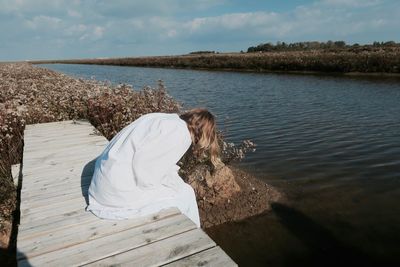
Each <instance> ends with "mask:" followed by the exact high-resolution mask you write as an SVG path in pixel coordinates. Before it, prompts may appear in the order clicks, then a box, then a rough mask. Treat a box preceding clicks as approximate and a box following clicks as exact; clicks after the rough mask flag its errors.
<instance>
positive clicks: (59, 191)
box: [24, 176, 92, 207]
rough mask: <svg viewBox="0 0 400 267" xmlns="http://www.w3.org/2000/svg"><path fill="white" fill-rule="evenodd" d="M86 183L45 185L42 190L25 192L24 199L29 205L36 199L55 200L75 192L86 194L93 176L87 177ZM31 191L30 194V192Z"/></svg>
mask: <svg viewBox="0 0 400 267" xmlns="http://www.w3.org/2000/svg"><path fill="white" fill-rule="evenodd" d="M87 178H88V179H86V180H85V183H80V185H79V186H77V185H74V186H70V185H69V184H68V183H67V184H60V185H57V186H53V187H43V188H41V189H40V190H36V191H34V192H29V191H28V192H27V193H26V194H24V195H25V196H24V199H25V200H26V201H28V202H29V203H26V204H27V206H28V207H29V206H30V205H31V204H32V203H34V202H36V201H40V200H42V199H49V201H54V200H56V199H59V198H61V197H63V196H68V195H74V194H80V193H82V194H85V193H87V191H88V189H89V185H90V181H91V178H92V177H91V176H89V177H87ZM28 193H30V194H28Z"/></svg>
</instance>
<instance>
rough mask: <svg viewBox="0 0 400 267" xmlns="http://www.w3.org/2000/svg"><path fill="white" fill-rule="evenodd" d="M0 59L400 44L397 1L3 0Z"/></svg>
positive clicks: (129, 55)
mask: <svg viewBox="0 0 400 267" xmlns="http://www.w3.org/2000/svg"><path fill="white" fill-rule="evenodd" d="M0 36H1V38H0V61H11V60H37V59H68V58H104V57H134V56H153V55H179V54H186V53H189V52H193V51H200V50H211V51H218V52H239V51H241V50H243V51H246V50H247V48H248V47H250V46H256V45H258V44H260V43H267V42H272V43H276V42H277V41H284V42H289V43H290V42H300V41H328V40H333V41H337V40H343V41H346V42H347V43H350V44H352V43H360V44H364V43H372V42H373V41H389V40H393V41H396V42H399V41H400V1H399V0H293V1H278V0H243V1H240V0H145V1H139V0H0Z"/></svg>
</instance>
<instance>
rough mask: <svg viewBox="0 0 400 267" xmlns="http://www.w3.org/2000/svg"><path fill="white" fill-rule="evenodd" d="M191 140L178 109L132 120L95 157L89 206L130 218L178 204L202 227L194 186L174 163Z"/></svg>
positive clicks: (100, 212)
mask: <svg viewBox="0 0 400 267" xmlns="http://www.w3.org/2000/svg"><path fill="white" fill-rule="evenodd" d="M191 142H192V141H191V137H190V133H189V130H188V128H187V125H186V122H185V121H183V120H182V119H180V118H179V116H178V115H177V114H166V113H150V114H147V115H144V116H142V117H140V118H139V119H137V120H136V121H134V122H132V123H131V124H130V125H128V126H126V127H125V128H124V129H122V130H121V131H120V132H119V133H118V134H117V135H116V136H115V137H114V138H113V139H112V140H111V141H110V143H109V144H108V146H107V147H106V148H105V150H104V152H103V153H102V154H101V155H100V156H99V158H98V159H97V161H96V165H95V169H94V174H93V179H92V182H91V184H90V187H89V205H88V207H87V210H88V211H91V212H92V213H93V214H95V215H96V216H98V217H100V218H103V219H128V218H133V217H140V216H145V215H149V214H151V213H156V212H158V211H160V210H162V209H166V208H170V207H177V208H178V209H179V210H180V211H181V212H182V213H183V214H185V215H186V216H188V217H189V218H190V219H191V220H192V221H193V222H194V223H195V224H196V225H197V227H200V219H199V212H198V208H197V202H196V197H195V193H194V190H193V188H192V187H191V186H190V185H188V184H186V183H185V182H184V181H183V180H182V179H181V177H179V175H178V170H179V166H177V165H176V163H177V162H178V161H179V159H180V158H181V157H182V156H183V154H184V153H185V152H186V151H187V150H188V148H189V147H190V145H191Z"/></svg>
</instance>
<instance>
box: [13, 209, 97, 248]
mask: <svg viewBox="0 0 400 267" xmlns="http://www.w3.org/2000/svg"><path fill="white" fill-rule="evenodd" d="M93 220H99V218H97V217H96V216H94V215H93V214H91V213H90V212H82V210H81V209H79V210H76V211H73V212H69V213H61V214H57V215H55V216H53V217H47V218H46V219H45V220H43V219H42V220H36V221H27V223H21V224H20V226H19V227H18V242H19V240H20V239H23V238H25V237H30V236H37V235H42V234H46V233H48V232H52V231H55V230H57V231H58V230H60V229H64V228H68V227H71V226H73V225H75V224H84V223H86V222H89V221H93Z"/></svg>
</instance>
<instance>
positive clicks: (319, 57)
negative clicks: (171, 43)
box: [33, 46, 400, 74]
mask: <svg viewBox="0 0 400 267" xmlns="http://www.w3.org/2000/svg"><path fill="white" fill-rule="evenodd" d="M33 63H65V64H96V65H118V66H140V67H163V68H189V69H210V70H238V71H255V72H276V71H277V72H323V73H365V74H373V73H389V74H399V73H400V46H393V47H392V46H389V47H386V46H382V47H357V48H354V49H339V50H337V49H310V50H304V51H291V50H288V51H256V52H250V53H194V54H188V55H181V56H156V57H131V58H108V59H75V60H73V59H72V60H47V61H34V62H33Z"/></svg>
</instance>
